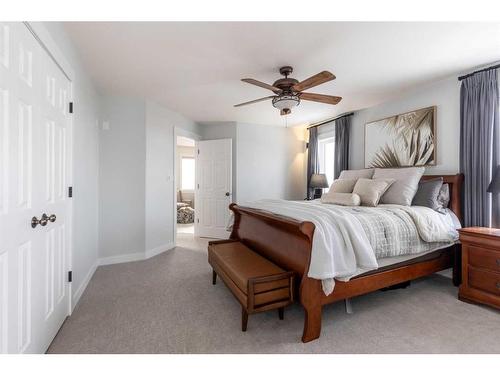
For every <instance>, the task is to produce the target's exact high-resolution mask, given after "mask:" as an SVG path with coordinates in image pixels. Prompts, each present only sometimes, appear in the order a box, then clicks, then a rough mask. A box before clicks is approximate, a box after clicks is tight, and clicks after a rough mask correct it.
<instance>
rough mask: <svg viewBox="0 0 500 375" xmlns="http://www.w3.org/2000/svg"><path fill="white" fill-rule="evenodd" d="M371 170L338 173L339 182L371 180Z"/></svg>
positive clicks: (352, 170) (372, 170)
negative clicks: (361, 179)
mask: <svg viewBox="0 0 500 375" xmlns="http://www.w3.org/2000/svg"><path fill="white" fill-rule="evenodd" d="M374 171H375V170H374V169H373V168H370V169H351V170H345V171H342V172H340V176H339V179H341V180H357V179H359V178H372V177H373V172H374Z"/></svg>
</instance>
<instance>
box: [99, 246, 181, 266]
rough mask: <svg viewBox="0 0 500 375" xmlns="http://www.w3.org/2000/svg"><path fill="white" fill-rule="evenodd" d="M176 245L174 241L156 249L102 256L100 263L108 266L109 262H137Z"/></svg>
mask: <svg viewBox="0 0 500 375" xmlns="http://www.w3.org/2000/svg"><path fill="white" fill-rule="evenodd" d="M174 247H175V244H174V243H173V242H169V243H167V244H164V245H161V246H158V247H155V248H154V249H151V250H147V251H145V252H138V253H132V254H124V255H117V256H112V257H106V258H101V259H99V265H100V266H106V265H109V264H118V263H127V262H135V261H138V260H145V259H149V258H151V257H154V256H155V255H158V254H161V253H163V252H165V251H167V250H170V249H173V248H174Z"/></svg>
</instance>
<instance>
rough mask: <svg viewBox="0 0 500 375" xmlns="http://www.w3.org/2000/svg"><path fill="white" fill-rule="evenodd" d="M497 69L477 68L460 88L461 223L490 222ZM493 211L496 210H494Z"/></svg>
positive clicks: (499, 132)
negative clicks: (489, 190) (490, 185)
mask: <svg viewBox="0 0 500 375" xmlns="http://www.w3.org/2000/svg"><path fill="white" fill-rule="evenodd" d="M499 100H500V95H499V89H498V80H497V70H496V69H493V70H488V71H484V72H478V73H476V74H474V75H472V76H470V77H468V78H465V79H464V80H462V86H461V88H460V171H461V172H462V173H463V174H464V175H465V183H464V189H463V190H464V196H463V204H464V210H463V214H464V225H465V226H483V227H488V226H490V225H491V222H492V217H491V212H492V210H491V201H492V199H491V198H492V197H491V194H490V193H487V192H486V189H487V188H488V185H489V183H490V180H491V176H492V173H493V170H494V168H495V167H496V166H497V165H498V164H500V157H499V156H500V155H499V153H500V150H499V149H498V147H499V143H500V142H499V137H500V127H499V126H500V125H499V113H498V111H499ZM494 211H497V210H494Z"/></svg>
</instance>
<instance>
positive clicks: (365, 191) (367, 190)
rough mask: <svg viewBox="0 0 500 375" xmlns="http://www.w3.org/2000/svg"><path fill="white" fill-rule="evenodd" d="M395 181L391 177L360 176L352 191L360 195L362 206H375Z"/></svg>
mask: <svg viewBox="0 0 500 375" xmlns="http://www.w3.org/2000/svg"><path fill="white" fill-rule="evenodd" d="M393 182H394V180H391V179H373V180H371V179H369V178H360V179H359V180H358V182H356V185H355V186H354V190H353V191H352V192H353V193H354V194H358V195H359V197H360V198H361V205H362V206H370V207H375V206H376V205H378V202H379V201H380V198H381V197H382V195H384V193H385V192H386V190H387V189H388V188H389V186H391V184H392V183H393Z"/></svg>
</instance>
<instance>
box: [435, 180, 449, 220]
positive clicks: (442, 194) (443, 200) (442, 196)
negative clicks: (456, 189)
mask: <svg viewBox="0 0 500 375" xmlns="http://www.w3.org/2000/svg"><path fill="white" fill-rule="evenodd" d="M437 200H438V203H439V205H440V206H441V207H440V208H439V209H438V210H436V211H438V212H441V213H442V214H444V213H446V208H447V207H448V205H449V204H450V185H448V184H443V186H441V189H440V190H439V194H438V198H437Z"/></svg>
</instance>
